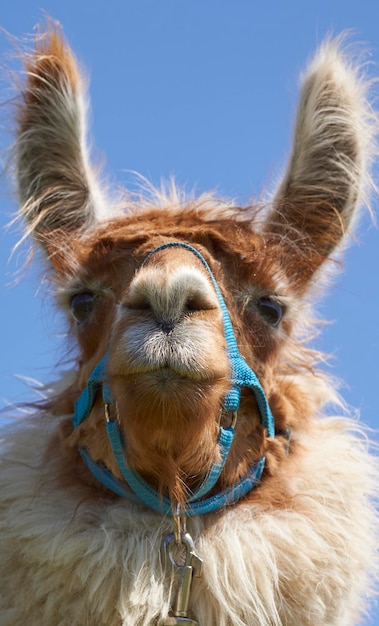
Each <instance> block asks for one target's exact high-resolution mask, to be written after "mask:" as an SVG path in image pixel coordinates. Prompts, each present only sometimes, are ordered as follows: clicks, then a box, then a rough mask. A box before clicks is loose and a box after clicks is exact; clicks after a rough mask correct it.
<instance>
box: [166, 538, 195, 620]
mask: <svg viewBox="0 0 379 626" xmlns="http://www.w3.org/2000/svg"><path fill="white" fill-rule="evenodd" d="M176 531H177V529H176ZM162 552H163V558H164V562H165V564H166V566H167V565H170V566H171V568H172V572H173V575H174V583H175V586H176V599H175V604H174V607H173V610H172V611H171V615H169V616H168V617H167V618H166V619H164V620H160V621H159V622H158V626H178V625H180V624H182V625H183V626H184V625H186V626H198V622H197V621H195V620H193V619H191V618H189V617H188V604H189V598H190V592H191V584H192V579H193V577H194V576H195V577H200V576H201V568H202V560H201V559H200V557H198V556H197V554H196V553H195V545H194V543H193V539H192V537H191V535H190V534H189V533H188V532H184V531H181V533H180V536H179V541H178V534H177V532H175V533H170V534H169V535H167V537H165V538H164V540H163V544H162Z"/></svg>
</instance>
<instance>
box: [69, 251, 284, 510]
mask: <svg viewBox="0 0 379 626" xmlns="http://www.w3.org/2000/svg"><path fill="white" fill-rule="evenodd" d="M173 247H180V248H185V249H186V250H189V251H190V252H192V253H193V254H195V256H196V257H197V258H198V259H199V260H200V261H201V263H202V264H203V265H204V267H205V268H206V270H207V272H208V274H209V276H210V278H211V280H212V283H213V286H214V289H215V291H216V294H217V297H218V301H219V304H220V308H221V311H222V317H223V325H224V334H225V341H226V347H227V353H228V358H229V363H230V368H231V375H230V385H231V386H230V389H229V391H228V392H227V394H226V395H225V398H224V410H225V411H227V412H231V413H232V414H236V412H237V411H238V408H239V404H240V398H241V389H242V388H243V387H246V388H249V389H251V390H252V392H253V393H254V396H255V399H256V402H257V406H258V410H259V414H260V417H261V423H262V426H263V428H264V429H265V430H266V432H267V436H268V437H274V436H275V426H274V418H273V415H272V413H271V409H270V407H269V404H268V401H267V398H266V395H265V392H264V391H263V388H262V386H261V384H260V382H259V380H258V378H257V376H256V374H255V373H254V372H253V370H252V369H251V368H250V367H249V366H248V365H247V363H246V361H245V360H244V359H243V357H242V356H241V355H240V353H239V351H238V346H237V341H236V338H235V335H234V331H233V326H232V322H231V320H230V316H229V313H228V310H227V308H226V304H225V302H224V298H223V297H222V294H221V291H220V288H219V286H218V284H217V281H216V279H215V277H214V276H213V273H212V271H211V269H210V267H209V265H208V263H207V262H206V260H205V259H204V257H203V256H202V255H201V254H200V252H199V251H198V250H196V248H193V247H192V246H190V245H189V244H186V243H183V242H176V241H175V242H170V243H166V244H163V245H161V246H158V247H157V248H155V249H154V250H153V251H152V252H150V254H148V256H147V257H146V258H145V260H144V261H143V264H142V265H144V264H146V263H147V261H148V260H149V259H150V257H151V256H152V255H153V254H155V253H156V252H158V251H160V250H165V249H167V248H173ZM107 360H108V356H107V355H105V357H104V358H103V359H102V360H101V361H100V363H98V365H97V366H96V367H95V368H94V370H93V372H92V374H91V376H90V377H89V379H88V381H87V385H86V386H85V388H84V389H83V391H82V393H81V395H80V397H79V399H78V400H77V402H76V404H75V412H74V417H73V425H74V428H76V427H77V426H79V424H81V423H82V422H83V421H84V420H86V419H87V418H88V417H89V415H90V413H91V411H92V408H93V405H94V402H95V397H96V394H97V392H98V391H99V390H100V388H101V392H102V398H103V402H104V405H105V410H106V418H107V424H106V428H107V434H108V438H109V442H110V444H111V447H112V450H113V453H114V456H115V458H116V461H117V464H118V467H119V470H120V472H121V474H122V476H123V478H124V479H125V481H126V483H127V485H128V486H129V488H130V489H131V491H130V490H128V489H127V487H126V486H125V485H124V483H122V482H121V481H120V480H118V479H117V478H116V477H115V476H114V475H113V474H112V473H111V472H110V470H108V469H107V468H106V467H105V466H104V465H102V464H100V463H97V462H95V461H94V460H93V459H92V458H91V456H90V455H89V453H88V451H87V450H86V449H85V448H80V454H81V456H82V459H83V461H84V462H85V464H86V465H87V467H88V469H89V470H90V471H91V473H92V474H93V475H94V476H95V478H96V479H97V480H98V481H99V482H101V483H102V484H103V485H105V487H107V488H108V489H110V490H111V491H113V492H115V493H117V494H118V495H120V496H122V497H125V498H128V499H129V500H131V501H132V502H137V503H140V504H145V505H146V506H148V507H150V508H151V509H153V510H155V511H158V512H159V513H162V514H163V515H172V514H173V512H172V503H171V501H170V500H169V499H168V498H166V497H162V496H160V495H159V494H158V493H157V492H156V491H155V490H154V489H153V488H152V487H151V486H150V485H149V484H148V483H147V482H146V481H144V480H143V479H142V478H141V476H140V475H139V474H138V473H137V472H135V471H134V470H133V469H132V468H130V467H129V465H128V463H127V461H126V458H125V452H124V445H123V437H124V434H123V433H122V432H121V431H120V428H119V424H118V422H117V419H113V418H112V417H111V414H110V406H111V405H113V404H114V400H113V396H112V392H111V389H110V387H109V385H108V384H107V382H106V379H107V374H106V370H107ZM233 438H234V423H232V425H231V426H230V427H229V428H224V427H223V426H220V431H219V437H218V445H219V448H220V461H218V462H215V463H214V464H213V465H212V467H211V469H210V471H209V472H208V474H207V476H206V477H205V478H204V480H203V481H202V482H201V483H200V484H199V485H198V487H197V488H196V489H195V490H194V491H193V493H192V494H191V496H190V497H189V498H188V499H187V501H186V505H185V508H184V509H183V514H184V515H185V516H187V517H191V516H194V515H201V514H204V513H209V512H211V511H215V510H218V509H220V508H222V507H224V506H226V505H228V504H233V503H235V502H237V501H238V500H239V499H240V498H242V497H243V496H244V495H246V494H247V493H249V491H251V490H252V489H253V488H254V487H256V485H257V484H258V483H259V481H260V479H261V476H262V473H263V470H264V467H265V462H266V459H265V457H264V456H262V457H261V458H260V459H259V460H258V461H257V462H256V463H255V464H254V465H253V466H252V467H251V468H250V469H249V470H248V472H247V474H245V476H243V477H242V478H241V479H240V480H239V481H238V482H237V483H235V484H234V485H232V486H231V487H228V488H227V489H225V490H224V491H222V492H221V493H218V494H216V495H214V496H211V497H209V498H205V499H204V496H206V495H207V494H208V493H209V492H210V491H211V489H212V488H213V487H214V485H215V484H216V482H217V480H218V478H219V476H220V474H221V472H222V470H223V468H224V465H225V463H226V460H227V458H228V454H229V451H230V448H231V445H232V443H233Z"/></svg>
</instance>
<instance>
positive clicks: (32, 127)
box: [15, 22, 102, 260]
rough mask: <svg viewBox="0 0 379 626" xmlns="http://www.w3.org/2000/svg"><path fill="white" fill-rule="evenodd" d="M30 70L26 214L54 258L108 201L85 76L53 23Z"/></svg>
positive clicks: (22, 112)
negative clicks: (91, 135)
mask: <svg viewBox="0 0 379 626" xmlns="http://www.w3.org/2000/svg"><path fill="white" fill-rule="evenodd" d="M25 69H26V77H27V78H26V84H25V86H24V88H23V89H22V92H21V101H20V104H19V107H18V109H17V138H16V145H15V156H16V177H17V183H18V192H19V196H20V201H21V213H22V214H23V216H24V217H25V219H26V221H27V223H28V232H30V233H32V234H33V236H34V237H35V238H36V240H37V241H39V242H40V243H41V244H42V245H43V247H44V248H45V249H46V250H47V252H48V254H49V255H50V257H51V258H52V260H53V256H54V253H55V252H54V249H55V250H56V249H57V245H59V244H57V242H59V241H60V242H61V243H62V242H63V241H64V240H65V239H66V241H68V240H69V239H70V238H72V236H73V235H74V234H75V235H78V234H80V232H82V231H84V230H86V229H88V227H91V225H93V224H94V223H96V221H97V218H98V215H99V212H101V209H102V198H101V193H100V190H99V189H98V188H97V186H96V183H95V178H94V175H93V172H92V170H91V167H90V165H89V160H88V154H87V146H86V140H85V137H86V104H85V89H84V82H83V78H82V76H81V74H80V72H79V69H78V64H77V62H76V59H75V58H74V55H73V53H72V51H71V50H70V48H69V46H68V45H67V43H66V42H65V41H64V39H63V37H62V35H61V33H60V31H59V28H58V27H57V26H56V25H55V24H53V23H52V22H49V23H48V26H47V28H46V30H45V31H44V32H42V33H39V34H38V35H37V36H36V40H35V49H34V52H33V53H32V54H30V55H27V56H26V57H25Z"/></svg>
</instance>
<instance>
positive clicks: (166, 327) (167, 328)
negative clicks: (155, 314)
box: [159, 322, 175, 335]
mask: <svg viewBox="0 0 379 626" xmlns="http://www.w3.org/2000/svg"><path fill="white" fill-rule="evenodd" d="M159 326H160V329H161V330H162V332H164V333H165V335H170V333H172V331H173V330H174V328H175V324H174V323H173V322H171V323H166V322H163V323H161V324H160V325H159Z"/></svg>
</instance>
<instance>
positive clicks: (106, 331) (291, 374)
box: [16, 25, 375, 502]
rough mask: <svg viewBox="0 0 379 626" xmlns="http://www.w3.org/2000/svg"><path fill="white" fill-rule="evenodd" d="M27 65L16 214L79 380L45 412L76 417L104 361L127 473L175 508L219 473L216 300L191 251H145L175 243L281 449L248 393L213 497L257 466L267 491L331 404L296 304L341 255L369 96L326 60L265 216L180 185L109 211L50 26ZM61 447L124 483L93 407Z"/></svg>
mask: <svg viewBox="0 0 379 626" xmlns="http://www.w3.org/2000/svg"><path fill="white" fill-rule="evenodd" d="M25 64H26V71H27V72H26V73H27V80H26V84H25V86H24V88H23V91H22V93H21V94H20V103H19V108H18V112H17V123H18V131H17V142H16V164H17V167H16V171H17V181H18V189H19V195H20V199H21V212H22V213H23V215H24V217H25V220H26V222H27V224H28V231H29V232H30V233H31V234H32V235H33V236H34V238H35V240H36V241H37V242H38V243H39V244H40V245H41V246H42V248H43V249H44V250H45V253H46V256H47V262H48V263H49V265H50V266H51V268H52V269H53V270H54V275H55V280H56V284H57V290H58V293H59V300H60V302H61V303H62V305H63V306H64V307H66V309H67V311H68V316H69V320H70V328H71V332H72V334H73V335H74V336H75V337H76V340H77V344H78V374H77V377H76V381H75V383H74V384H73V385H72V387H71V388H70V390H67V391H65V393H64V394H63V395H61V396H59V397H57V398H56V399H54V401H53V409H54V410H55V411H60V412H62V410H64V412H67V413H71V412H72V410H73V403H74V401H75V400H76V398H77V397H78V395H79V394H80V392H81V390H82V389H83V387H84V386H85V383H86V380H87V379H88V377H89V375H90V373H91V371H92V370H93V368H94V367H95V366H96V364H97V363H98V362H99V361H100V360H101V359H102V358H103V357H104V355H105V354H107V355H108V365H107V372H106V379H107V384H108V385H109V386H110V388H111V390H112V394H113V396H114V398H115V401H116V402H115V403H116V405H117V414H118V419H119V421H120V425H121V427H122V430H123V433H124V436H125V455H126V457H127V459H128V463H129V465H130V466H131V467H132V468H134V469H135V470H137V471H138V472H139V473H140V474H141V475H142V476H143V477H145V479H146V480H147V481H148V482H150V483H151V484H153V485H154V486H157V487H158V489H159V490H160V491H161V492H163V493H167V494H168V495H169V496H170V498H171V499H172V500H173V501H175V502H183V501H184V500H185V495H186V490H188V489H192V488H193V486H194V485H195V484H197V483H198V482H199V481H200V480H201V479H202V477H204V475H205V474H206V473H207V471H208V470H209V468H210V467H211V465H212V463H214V462H215V461H217V459H218V458H219V454H220V450H219V445H218V431H219V425H220V423H221V424H228V422H229V420H230V416H229V415H227V414H225V412H223V402H224V398H225V394H226V393H227V392H228V389H229V387H230V362H229V359H228V355H227V353H226V349H225V348H226V347H225V337H224V329H223V320H222V314H221V308H220V302H219V300H218V298H217V296H216V292H215V288H214V285H213V283H212V280H211V278H210V275H209V273H208V272H207V270H206V269H205V267H204V265H203V263H202V262H201V261H200V260H199V259H198V258H197V257H196V255H194V254H193V253H192V252H191V251H190V250H188V249H187V248H185V247H167V248H160V249H159V250H158V251H157V252H155V253H154V254H153V255H152V256H149V254H150V253H151V252H152V251H153V250H154V249H155V248H157V247H159V246H161V245H162V244H166V243H169V242H173V241H180V242H184V243H187V244H189V245H191V246H193V247H194V248H195V249H196V250H198V251H199V252H200V253H201V255H202V256H203V257H204V259H205V260H206V262H207V263H208V265H209V266H210V268H211V270H212V272H213V274H214V276H215V278H216V280H217V282H218V284H219V286H220V289H221V291H222V294H223V296H224V299H225V302H226V305H227V307H228V310H229V314H230V317H231V320H232V324H233V327H234V331H235V334H236V338H237V342H238V345H239V349H240V352H241V354H242V355H243V357H244V358H245V360H246V361H247V362H248V363H249V365H250V366H251V367H252V368H253V369H254V370H255V372H256V373H257V375H258V377H259V378H260V380H261V382H262V385H263V387H264V389H265V391H266V394H267V396H268V399H269V402H270V405H271V408H272V411H273V414H274V416H275V421H276V425H277V436H276V437H275V438H267V436H266V435H267V433H265V432H264V428H263V427H262V424H261V421H260V417H259V412H258V410H257V406H256V401H255V398H254V396H253V395H252V394H251V393H249V392H248V391H244V392H243V394H242V401H241V406H240V409H239V414H238V421H237V425H236V435H235V441H234V444H233V447H232V450H231V453H230V456H229V458H228V461H227V463H226V466H225V468H224V470H223V472H222V474H221V477H220V479H219V481H218V484H217V485H216V489H221V488H223V487H227V486H229V485H230V484H232V483H233V482H234V481H236V480H237V479H238V478H240V477H241V476H242V475H243V474H244V473H245V472H246V471H247V468H248V467H249V466H250V465H251V464H252V463H254V462H255V461H256V460H257V459H259V458H260V457H261V456H262V455H263V454H264V455H265V456H266V458H267V465H266V470H265V480H266V481H269V480H270V476H272V475H273V474H278V475H280V472H277V468H278V467H279V466H280V463H281V462H282V461H283V459H284V458H285V453H286V450H285V445H283V444H284V439H283V433H284V431H285V429H287V428H288V427H290V428H292V429H294V430H296V428H308V427H309V420H308V418H311V417H312V415H313V414H314V412H315V411H316V410H317V408H318V407H319V405H320V403H322V401H323V400H325V399H327V398H325V397H323V395H324V396H325V395H327V394H325V393H324V394H323V393H322V392H320V385H318V384H317V383H316V382H315V381H316V380H317V376H315V374H314V373H313V372H312V367H313V365H314V360H315V357H314V354H313V353H312V352H311V351H309V350H306V349H305V348H304V347H303V345H302V343H301V342H300V341H298V340H297V334H296V332H297V331H296V327H297V325H298V323H299V318H300V317H301V315H300V313H301V310H302V307H303V302H304V301H305V298H306V295H307V293H308V291H309V290H311V289H312V286H313V285H314V284H315V283H317V281H318V280H319V277H320V272H321V269H322V268H323V267H325V263H326V262H327V260H328V258H329V257H330V256H331V255H332V254H333V253H334V252H335V251H336V250H337V249H339V248H340V247H341V246H342V245H343V242H344V240H345V235H346V233H347V232H348V229H349V226H350V224H351V222H352V220H353V217H354V215H355V212H356V209H357V207H358V206H359V204H360V203H361V202H362V200H364V199H365V194H366V192H367V189H368V187H369V183H370V179H369V163H370V157H371V153H372V145H373V134H374V128H375V124H374V120H373V117H372V114H371V112H370V109H369V106H368V105H367V102H366V91H367V84H366V83H365V81H364V80H363V79H362V78H361V77H360V76H359V72H358V70H357V68H355V67H354V66H352V65H351V63H350V61H349V60H348V59H347V58H346V57H345V56H344V54H343V53H342V52H341V51H340V42H338V41H329V42H327V43H326V44H325V45H324V47H322V48H321V50H320V51H319V53H318V54H317V56H316V57H315V59H314V61H313V62H312V63H311V65H310V66H309V68H308V71H307V73H306V75H305V77H304V81H303V87H302V93H301V98H300V104H299V109H298V115H297V121H296V128H295V135H294V143H293V150H292V155H291V157H290V160H289V165H288V169H287V172H286V173H285V176H284V178H283V181H282V183H281V185H280V187H279V188H278V191H277V193H276V194H275V196H274V198H273V201H272V203H271V207H270V209H269V210H267V211H265V212H264V213H263V211H262V210H260V209H259V207H254V206H252V207H247V208H245V209H240V208H238V207H234V206H231V205H230V204H228V203H226V202H222V201H218V200H216V199H215V198H213V197H212V196H210V195H204V196H201V197H200V198H198V199H194V198H188V199H184V197H182V196H181V195H180V193H179V192H178V191H177V190H175V189H172V190H171V191H170V193H164V192H159V191H157V192H155V194H153V195H154V198H151V197H150V198H149V199H148V200H147V199H141V198H139V199H137V200H136V201H133V200H126V201H125V206H124V207H122V209H121V210H119V211H114V210H113V209H112V207H111V206H110V205H109V206H108V204H109V203H108V202H107V199H106V197H105V195H104V194H103V192H102V190H101V188H100V186H99V185H98V183H97V179H96V173H95V172H94V171H93V169H92V168H91V165H90V163H89V158H88V150H87V145H86V106H85V105H86V101H85V88H84V81H83V77H82V75H81V73H80V70H79V68H78V65H77V62H76V60H75V58H74V56H73V54H72V52H71V50H70V49H69V47H68V45H67V44H66V43H65V41H64V40H63V38H62V36H61V34H60V33H59V31H58V30H57V29H56V28H55V27H54V26H52V25H50V26H49V28H48V29H47V30H46V32H44V33H42V34H40V35H39V36H38V37H37V39H36V44H35V50H34V53H32V54H31V55H29V56H27V57H26V59H25ZM309 380H311V381H312V382H311V384H310V383H309ZM63 438H64V445H65V446H66V448H67V449H70V450H73V451H76V450H77V447H78V446H82V447H85V448H86V449H87V450H88V451H89V452H90V454H91V457H92V458H93V459H94V460H95V461H99V462H102V463H103V464H105V465H106V466H107V467H108V468H109V469H110V470H111V471H112V472H113V473H114V474H115V475H116V476H118V477H119V478H121V477H120V475H119V469H118V466H117V464H116V462H115V459H114V456H113V453H112V450H111V448H110V444H109V441H108V439H107V436H106V424H105V418H104V407H103V403H102V400H101V398H100V397H97V398H96V399H95V403H94V406H93V408H92V410H91V414H90V416H89V418H88V420H86V421H85V422H83V423H82V424H81V425H80V426H79V427H78V428H76V429H75V430H72V426H71V424H67V427H66V428H65V430H64V433H63ZM294 448H296V443H295V444H294ZM278 480H279V479H278V478H277V481H278ZM277 484H278V482H277ZM280 490H281V487H280V486H278V488H277V494H279V493H280ZM283 495H284V494H283ZM256 497H259V495H257V496H256ZM277 497H278V498H279V495H277Z"/></svg>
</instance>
